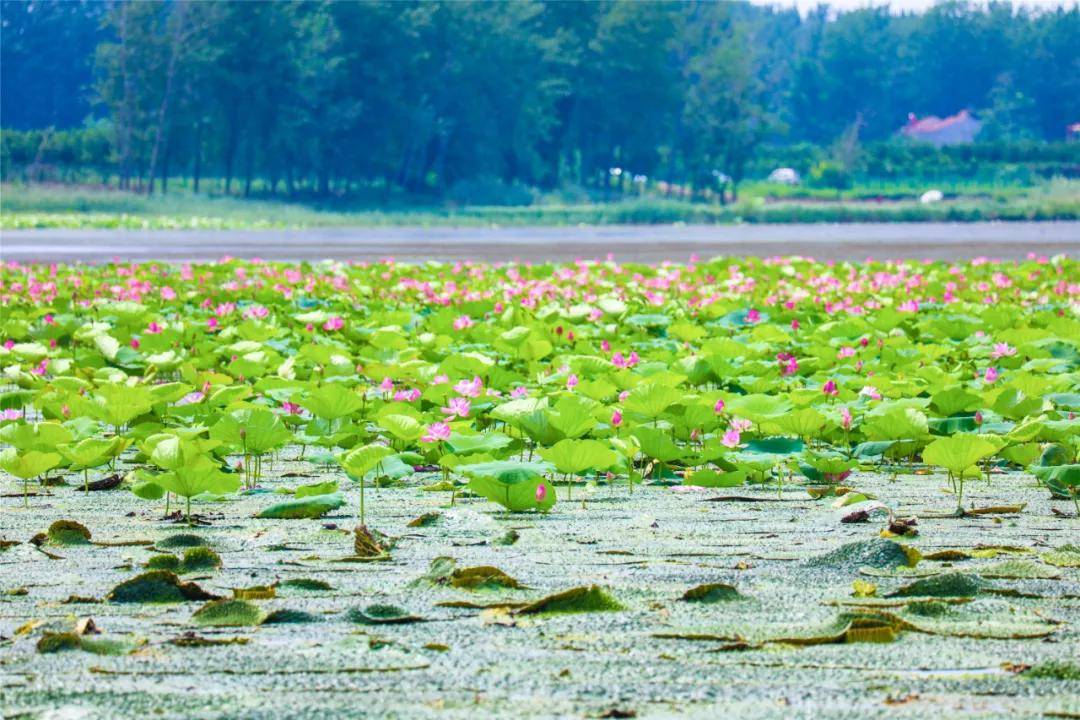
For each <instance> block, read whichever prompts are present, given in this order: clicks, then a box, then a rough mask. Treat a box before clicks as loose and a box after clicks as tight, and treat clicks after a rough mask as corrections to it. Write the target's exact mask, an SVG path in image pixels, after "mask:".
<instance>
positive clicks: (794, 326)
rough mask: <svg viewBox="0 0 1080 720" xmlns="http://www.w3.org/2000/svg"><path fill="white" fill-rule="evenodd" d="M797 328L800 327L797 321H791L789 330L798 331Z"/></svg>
mask: <svg viewBox="0 0 1080 720" xmlns="http://www.w3.org/2000/svg"><path fill="white" fill-rule="evenodd" d="M799 327H800V326H799V321H798V320H792V321H791V329H792V330H798V329H799Z"/></svg>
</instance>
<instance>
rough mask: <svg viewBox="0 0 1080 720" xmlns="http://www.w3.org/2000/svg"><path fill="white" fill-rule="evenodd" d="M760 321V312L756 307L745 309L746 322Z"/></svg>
mask: <svg viewBox="0 0 1080 720" xmlns="http://www.w3.org/2000/svg"><path fill="white" fill-rule="evenodd" d="M760 321H761V312H760V311H759V310H757V309H756V308H750V309H749V310H747V311H746V322H748V323H756V322H760Z"/></svg>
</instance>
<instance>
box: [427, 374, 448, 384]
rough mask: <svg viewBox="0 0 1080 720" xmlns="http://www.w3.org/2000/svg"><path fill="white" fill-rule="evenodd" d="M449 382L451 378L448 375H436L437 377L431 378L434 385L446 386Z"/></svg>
mask: <svg viewBox="0 0 1080 720" xmlns="http://www.w3.org/2000/svg"><path fill="white" fill-rule="evenodd" d="M448 382H450V378H448V377H447V376H446V375H436V376H435V377H433V378H431V384H432V385H445V384H446V383H448Z"/></svg>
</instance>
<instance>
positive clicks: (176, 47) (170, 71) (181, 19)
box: [146, 0, 188, 195]
mask: <svg viewBox="0 0 1080 720" xmlns="http://www.w3.org/2000/svg"><path fill="white" fill-rule="evenodd" d="M174 7H175V10H173V12H174V13H176V14H175V15H174V17H175V18H176V19H175V27H173V33H172V42H171V43H170V44H169V45H170V48H169V64H168V65H167V66H166V70H165V91H164V92H163V93H162V94H161V103H160V104H159V105H158V117H157V128H156V131H155V133H154V146H153V149H151V151H150V182H149V184H148V185H147V188H146V194H147V195H153V194H154V174H155V173H156V172H157V164H158V156H159V154H160V153H161V151H162V150H163V148H164V144H165V133H166V132H167V131H168V122H169V101H170V100H171V99H172V89H173V80H175V79H176V66H177V64H178V62H179V59H180V52H181V47H182V45H183V43H184V36H185V29H186V27H187V7H188V6H187V2H184V0H177V2H176V4H175V5H174Z"/></svg>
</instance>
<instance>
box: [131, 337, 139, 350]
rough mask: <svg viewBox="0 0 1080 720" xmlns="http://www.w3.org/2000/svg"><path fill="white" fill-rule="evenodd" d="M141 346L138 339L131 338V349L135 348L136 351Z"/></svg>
mask: <svg viewBox="0 0 1080 720" xmlns="http://www.w3.org/2000/svg"><path fill="white" fill-rule="evenodd" d="M140 344H141V343H140V342H139V340H138V338H131V347H132V348H134V349H135V350H138V349H139V345H140Z"/></svg>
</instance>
